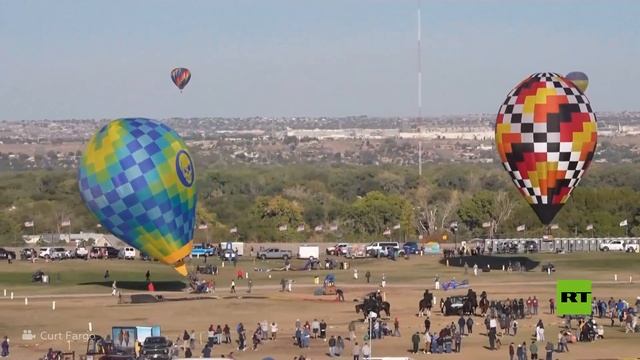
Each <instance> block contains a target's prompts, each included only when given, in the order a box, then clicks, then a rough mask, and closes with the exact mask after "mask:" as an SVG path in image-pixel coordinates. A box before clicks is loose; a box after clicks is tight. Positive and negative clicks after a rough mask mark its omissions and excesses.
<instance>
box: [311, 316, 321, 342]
mask: <svg viewBox="0 0 640 360" xmlns="http://www.w3.org/2000/svg"><path fill="white" fill-rule="evenodd" d="M319 332H320V321H318V319H313V321H312V322H311V333H312V334H313V338H314V339H317V338H318V333H319Z"/></svg>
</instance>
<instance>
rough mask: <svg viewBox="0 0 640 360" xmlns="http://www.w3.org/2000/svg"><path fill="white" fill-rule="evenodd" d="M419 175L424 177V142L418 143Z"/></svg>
mask: <svg viewBox="0 0 640 360" xmlns="http://www.w3.org/2000/svg"><path fill="white" fill-rule="evenodd" d="M418 175H420V176H422V141H418Z"/></svg>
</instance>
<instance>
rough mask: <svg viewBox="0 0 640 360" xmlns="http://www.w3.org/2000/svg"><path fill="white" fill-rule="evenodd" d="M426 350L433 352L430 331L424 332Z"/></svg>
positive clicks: (428, 352)
mask: <svg viewBox="0 0 640 360" xmlns="http://www.w3.org/2000/svg"><path fill="white" fill-rule="evenodd" d="M424 352H425V353H427V354H431V334H429V332H428V331H427V332H425V333H424Z"/></svg>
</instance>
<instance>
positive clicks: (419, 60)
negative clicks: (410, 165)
mask: <svg viewBox="0 0 640 360" xmlns="http://www.w3.org/2000/svg"><path fill="white" fill-rule="evenodd" d="M421 5H422V4H421V1H420V0H418V124H421V123H422V14H421ZM419 129H420V127H419V126H418V131H420V130H419ZM418 175H419V176H422V140H418Z"/></svg>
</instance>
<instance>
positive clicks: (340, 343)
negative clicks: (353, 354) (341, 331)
mask: <svg viewBox="0 0 640 360" xmlns="http://www.w3.org/2000/svg"><path fill="white" fill-rule="evenodd" d="M343 352H344V339H342V336H340V335H338V338H337V339H336V355H338V356H340V355H342V353H343Z"/></svg>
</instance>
